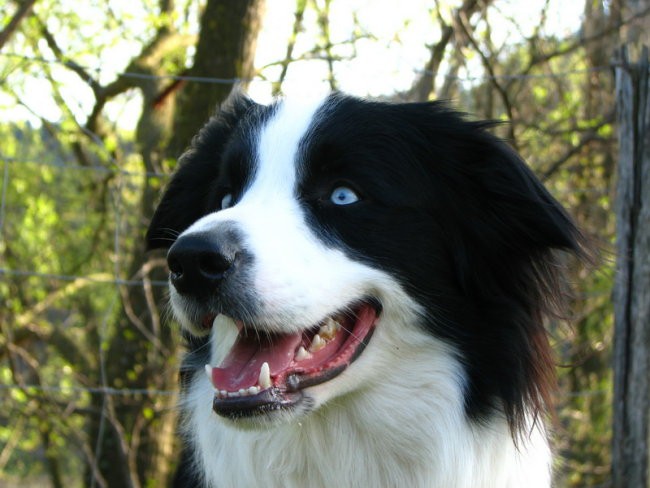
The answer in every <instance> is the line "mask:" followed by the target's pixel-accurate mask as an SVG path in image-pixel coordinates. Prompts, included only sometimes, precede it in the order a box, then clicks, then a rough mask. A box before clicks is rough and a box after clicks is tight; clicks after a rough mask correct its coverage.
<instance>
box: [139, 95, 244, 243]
mask: <svg viewBox="0 0 650 488" xmlns="http://www.w3.org/2000/svg"><path fill="white" fill-rule="evenodd" d="M255 105H256V104H255V102H253V101H252V100H251V99H249V98H247V97H246V96H244V95H242V94H241V93H240V92H238V91H236V92H234V93H233V94H231V95H230V97H229V98H228V99H227V100H226V101H225V102H224V104H223V105H222V106H221V108H220V109H219V111H218V113H217V114H216V115H215V116H213V117H212V118H211V119H210V120H209V121H208V122H207V124H205V126H203V128H202V129H201V130H200V132H199V133H198V134H197V135H196V136H195V137H194V139H193V140H192V142H191V145H190V147H189V149H187V151H185V153H183V155H182V156H181V157H180V158H179V162H178V165H179V167H178V169H177V170H176V173H175V174H174V176H173V177H172V180H171V181H170V183H169V184H168V185H167V188H166V190H165V193H164V194H163V197H162V199H161V201H160V203H159V204H158V207H157V208H156V211H155V212H154V215H153V217H152V219H151V222H150V224H149V230H148V231H147V235H146V243H147V249H148V250H152V249H158V248H169V247H170V246H171V245H172V244H173V243H174V241H175V240H176V238H177V237H178V235H179V234H181V233H182V232H183V231H184V230H185V229H187V228H188V227H189V226H190V225H192V224H193V223H194V222H196V221H197V220H198V219H199V218H201V217H202V216H204V215H206V214H207V213H208V211H209V209H208V208H207V203H208V199H209V195H210V191H211V189H212V186H213V185H214V182H215V180H216V179H217V178H218V176H219V168H220V163H221V156H222V153H223V150H224V147H225V146H226V144H227V142H228V140H229V137H230V136H231V134H232V132H233V130H234V129H235V127H236V126H237V125H238V123H239V121H240V120H241V118H242V117H243V116H244V115H245V114H246V113H247V112H248V111H249V110H251V108H252V107H253V106H255Z"/></svg>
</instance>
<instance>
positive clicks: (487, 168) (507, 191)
mask: <svg viewBox="0 0 650 488" xmlns="http://www.w3.org/2000/svg"><path fill="white" fill-rule="evenodd" d="M478 138H479V144H477V145H476V146H474V147H475V148H476V149H478V151H479V152H478V153H475V154H474V155H473V156H472V160H471V161H468V162H467V164H469V165H471V166H472V167H471V169H470V171H471V179H472V181H473V183H474V185H476V188H477V190H478V193H477V195H478V202H476V203H478V204H479V205H480V206H481V207H482V209H481V210H482V212H480V214H479V215H481V219H482V220H481V219H477V221H476V222H473V224H474V226H475V227H474V231H475V232H476V237H479V236H484V237H489V238H488V239H485V241H487V242H486V243H487V244H488V245H489V243H491V242H494V243H495V245H497V246H501V248H502V249H503V251H505V252H507V253H508V254H507V255H511V254H510V253H513V254H514V255H517V254H518V253H519V252H521V251H523V252H524V253H526V252H536V251H544V250H550V249H561V250H567V251H571V252H580V249H581V247H582V245H581V242H582V236H581V234H580V232H579V231H578V229H577V228H576V226H575V224H574V223H573V221H572V219H571V218H570V217H569V215H568V214H567V212H566V211H565V210H564V208H563V207H562V205H561V204H560V203H558V201H557V200H556V199H555V198H553V197H552V196H551V194H550V193H549V192H548V190H547V189H546V188H545V187H544V185H543V184H542V183H541V182H540V180H539V179H538V178H537V177H536V176H535V174H534V173H533V172H532V171H531V169H530V168H529V167H528V165H527V164H526V163H525V162H524V161H523V159H522V158H521V157H520V156H519V155H518V154H517V153H516V152H515V151H514V150H513V149H512V148H511V147H510V146H509V145H507V144H506V143H505V142H503V141H501V140H499V139H497V138H496V137H494V136H492V135H491V134H489V133H486V132H483V130H481V131H480V133H479V135H478ZM470 147H472V145H470ZM494 251H497V249H494Z"/></svg>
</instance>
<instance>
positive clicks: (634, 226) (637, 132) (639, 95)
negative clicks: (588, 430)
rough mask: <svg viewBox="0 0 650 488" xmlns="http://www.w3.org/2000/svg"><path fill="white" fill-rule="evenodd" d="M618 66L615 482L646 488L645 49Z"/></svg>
mask: <svg viewBox="0 0 650 488" xmlns="http://www.w3.org/2000/svg"><path fill="white" fill-rule="evenodd" d="M617 61H618V62H617V63H616V64H617V66H616V108H617V121H618V138H619V145H620V147H619V164H618V183H617V196H616V204H615V205H616V207H615V208H616V218H617V224H616V235H617V243H616V250H617V264H616V282H615V285H614V321H615V326H614V327H615V330H614V358H613V360H614V422H613V424H614V425H613V429H614V436H613V446H612V486H613V487H614V488H623V487H626V488H628V487H633V488H648V487H650V474H649V471H648V468H649V466H650V459H649V455H650V451H649V449H648V446H649V444H650V429H649V418H650V97H649V96H648V91H649V85H650V71H649V65H648V48H647V47H644V48H643V50H642V54H641V57H640V59H639V61H638V62H636V63H630V62H629V60H628V55H627V51H626V49H625V48H622V49H621V50H620V53H619V55H618V60H617Z"/></svg>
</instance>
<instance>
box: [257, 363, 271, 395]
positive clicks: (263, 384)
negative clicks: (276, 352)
mask: <svg viewBox="0 0 650 488" xmlns="http://www.w3.org/2000/svg"><path fill="white" fill-rule="evenodd" d="M257 383H258V384H259V385H260V388H261V389H262V390H266V389H267V388H271V369H270V368H269V363H267V362H265V363H264V364H262V367H261V368H260V377H259V379H258V380H257Z"/></svg>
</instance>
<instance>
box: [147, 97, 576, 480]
mask: <svg viewBox="0 0 650 488" xmlns="http://www.w3.org/2000/svg"><path fill="white" fill-rule="evenodd" d="M491 125H492V124H491V123H488V122H476V121H469V120H467V119H466V118H465V117H464V116H462V115H461V114H458V113H456V112H454V111H452V110H450V109H449V108H448V107H447V106H446V105H444V104H442V103H439V102H432V103H412V104H392V103H383V102H376V101H367V100H361V99H357V98H353V97H349V96H345V95H342V94H329V95H327V96H325V97H322V98H320V99H310V100H306V101H305V100H295V99H291V98H287V99H286V100H279V101H276V102H275V103H273V104H271V105H269V106H262V105H259V104H257V103H255V102H253V101H251V100H250V99H248V98H247V97H245V96H243V95H241V94H238V95H234V96H232V97H231V98H230V99H229V100H228V101H227V102H226V103H225V104H224V106H223V107H222V108H221V109H220V111H219V113H218V114H217V115H216V116H214V117H213V118H212V119H211V120H210V121H209V122H208V123H207V124H206V125H205V127H203V129H202V130H201V131H200V133H199V134H198V135H197V136H196V137H195V138H194V140H193V141H192V144H191V147H190V148H189V149H188V150H187V152H185V154H183V156H182V157H181V160H180V164H179V169H178V171H177V172H176V174H175V175H174V177H173V179H172V180H171V182H170V184H169V186H168V188H167V190H166V192H165V194H164V196H163V197H162V201H161V202H160V204H159V206H158V208H157V210H156V212H155V215H154V217H153V219H152V221H151V226H150V228H149V231H148V235H147V239H148V245H149V247H150V248H169V251H168V254H167V261H168V264H169V270H170V278H169V280H170V294H171V305H172V309H173V313H174V315H175V317H176V318H177V319H178V321H179V322H180V324H181V325H182V327H183V330H184V334H185V336H186V339H187V342H188V346H189V352H188V354H187V357H186V359H185V362H184V366H183V372H184V374H183V375H182V378H183V379H184V381H183V400H182V406H183V412H184V422H183V432H184V434H185V440H186V447H185V452H184V461H183V462H182V463H181V469H180V472H179V473H178V475H177V479H176V481H177V483H178V484H182V483H183V482H184V483H185V484H187V485H188V486H201V485H203V486H210V487H219V488H235V487H237V488H239V487H283V488H286V487H300V488H304V487H310V488H313V487H349V486H360V487H373V488H374V487H409V488H412V487H439V488H481V487H496V488H504V487H512V488H515V487H517V488H518V487H522V486H526V487H528V488H533V487H548V486H549V485H550V483H551V469H550V460H551V456H550V450H549V446H548V442H547V430H546V429H545V427H544V417H545V416H546V414H547V413H548V407H549V401H550V396H551V394H552V389H553V383H554V373H553V369H554V368H553V360H552V357H551V352H550V347H549V342H548V337H547V334H546V332H545V330H544V324H543V322H544V321H545V318H546V317H547V316H548V315H549V314H552V313H555V312H557V308H558V307H557V306H558V304H559V302H560V301H561V300H560V298H561V296H562V294H563V293H562V289H563V288H562V286H561V276H559V274H560V273H559V271H558V270H559V269H560V266H559V264H558V260H557V256H556V253H555V251H556V250H564V251H570V252H579V250H580V234H579V231H578V230H577V229H576V227H575V226H574V224H573V223H572V221H571V219H570V218H569V217H568V216H567V214H566V213H565V211H564V210H563V209H562V207H561V206H560V205H559V204H558V202H557V201H556V200H554V199H553V198H552V197H551V196H550V194H549V193H548V192H547V191H546V190H545V189H544V187H543V186H542V184H541V183H540V182H539V181H538V180H537V179H536V178H535V176H534V175H533V174H532V172H531V171H530V170H529V169H528V168H527V166H526V165H525V163H524V162H523V161H522V160H521V159H520V158H519V156H518V155H517V154H515V152H514V151H513V150H511V149H510V148H509V147H508V146H507V145H506V144H505V143H504V142H502V141H501V140H499V139H498V138H496V137H495V136H493V135H492V134H491V133H490V132H489V131H488V129H489V128H490V126H491ZM204 371H205V372H204Z"/></svg>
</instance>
